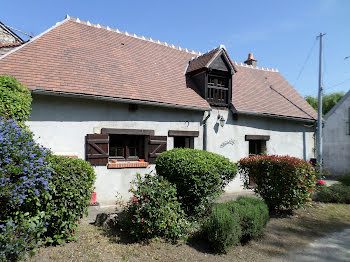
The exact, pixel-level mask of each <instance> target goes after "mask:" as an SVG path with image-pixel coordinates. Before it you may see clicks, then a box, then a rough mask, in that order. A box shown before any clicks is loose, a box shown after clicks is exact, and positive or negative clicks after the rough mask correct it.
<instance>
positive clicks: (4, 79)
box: [0, 75, 32, 122]
mask: <svg viewBox="0 0 350 262" xmlns="http://www.w3.org/2000/svg"><path fill="white" fill-rule="evenodd" d="M31 103H32V97H31V95H30V91H29V90H28V89H27V88H26V87H25V86H23V85H22V84H20V83H19V82H18V81H17V80H16V79H15V78H14V77H11V76H8V75H3V76H0V116H2V117H4V118H5V119H17V120H18V121H19V122H24V121H26V120H28V118H29V116H30V111H31V107H30V105H31Z"/></svg>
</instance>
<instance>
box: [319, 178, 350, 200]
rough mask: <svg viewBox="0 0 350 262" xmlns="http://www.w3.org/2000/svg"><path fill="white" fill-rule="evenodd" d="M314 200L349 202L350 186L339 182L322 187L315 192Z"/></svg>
mask: <svg viewBox="0 0 350 262" xmlns="http://www.w3.org/2000/svg"><path fill="white" fill-rule="evenodd" d="M314 200H315V201H320V202H324V203H341V204H350V186H346V185H343V184H340V183H337V184H333V185H331V186H327V187H323V188H321V189H319V191H318V192H317V193H316V194H315V197H314Z"/></svg>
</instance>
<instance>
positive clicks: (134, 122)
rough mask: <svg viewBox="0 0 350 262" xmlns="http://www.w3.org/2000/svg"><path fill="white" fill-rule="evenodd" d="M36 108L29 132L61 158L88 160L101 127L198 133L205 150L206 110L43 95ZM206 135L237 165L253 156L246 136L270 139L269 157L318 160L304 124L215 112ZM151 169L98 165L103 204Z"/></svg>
mask: <svg viewBox="0 0 350 262" xmlns="http://www.w3.org/2000/svg"><path fill="white" fill-rule="evenodd" d="M32 107H33V111H32V116H31V118H30V120H29V122H28V125H29V126H30V129H31V130H32V131H33V132H34V134H35V135H36V137H37V139H38V142H39V143H41V144H43V145H44V146H46V147H49V148H51V150H52V151H53V152H54V153H56V154H67V155H77V156H78V157H79V158H82V159H84V158H85V135H86V134H92V133H94V128H96V127H98V128H101V127H104V128H122V129H151V130H154V131H155V135H156V136H167V135H168V130H184V131H185V130H188V131H199V137H196V138H195V139H194V147H195V148H196V149H202V148H203V125H202V124H203V123H202V119H203V112H199V111H185V110H179V109H167V108H161V107H152V106H139V107H138V110H136V111H135V112H131V111H129V109H128V104H122V103H112V102H105V101H104V102H102V101H95V100H87V99H76V98H67V97H56V96H42V95H34V100H33V104H32ZM218 114H221V115H223V116H224V118H225V119H226V123H225V125H224V127H221V126H220V125H219V123H218V121H217V115H218ZM207 131H208V139H207V150H208V151H211V152H214V153H218V154H221V155H224V156H225V157H228V158H229V159H230V160H231V161H233V162H237V161H238V160H239V159H240V158H242V157H247V156H248V151H249V142H248V141H245V135H269V136H270V141H267V153H268V154H278V155H287V154H288V155H291V156H295V157H299V158H303V157H304V156H305V158H306V159H310V158H311V157H314V154H313V148H314V142H313V128H310V127H307V126H305V125H304V123H303V122H296V121H291V120H278V119H273V118H262V117H252V116H242V115H240V116H239V117H238V120H233V118H232V113H231V112H230V111H229V110H218V109H213V110H212V112H211V116H210V118H209V119H208V121H207ZM173 145H174V143H173V137H168V143H167V148H168V149H172V148H173ZM152 170H154V165H150V166H149V167H148V168H125V169H107V168H106V167H104V166H98V167H95V171H96V175H97V179H96V183H95V186H96V190H95V191H96V192H97V201H98V202H100V203H101V204H102V205H109V204H113V203H114V202H115V195H116V194H117V193H118V192H119V193H120V194H121V195H122V196H123V197H124V199H127V198H128V197H129V194H128V189H129V188H130V182H131V181H132V180H133V179H134V177H135V175H136V173H141V174H146V173H149V172H152ZM241 184H242V183H241V181H240V178H239V176H237V178H236V179H235V180H234V181H233V182H231V183H230V185H229V186H228V187H227V188H226V191H227V192H234V191H240V190H242V187H241Z"/></svg>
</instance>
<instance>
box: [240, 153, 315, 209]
mask: <svg viewBox="0 0 350 262" xmlns="http://www.w3.org/2000/svg"><path fill="white" fill-rule="evenodd" d="M238 167H239V171H240V173H241V177H242V179H243V181H244V185H245V187H248V185H249V177H251V178H252V179H253V180H254V182H255V183H256V187H255V188H254V191H255V192H256V193H257V194H259V195H260V196H261V197H262V198H263V199H264V200H265V202H266V204H267V205H268V207H269V209H270V210H278V211H282V210H293V209H297V208H299V207H301V206H302V205H304V204H305V203H306V202H307V201H310V200H311V193H312V192H313V191H315V189H316V181H317V174H316V171H315V169H314V167H313V166H312V165H311V164H310V163H308V162H306V161H304V160H301V159H298V158H295V157H290V156H275V155H272V156H267V155H264V156H255V157H250V158H243V159H241V160H240V161H239V162H238Z"/></svg>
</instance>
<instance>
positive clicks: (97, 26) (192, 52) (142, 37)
mask: <svg viewBox="0 0 350 262" xmlns="http://www.w3.org/2000/svg"><path fill="white" fill-rule="evenodd" d="M66 19H68V20H69V21H72V22H75V23H82V22H83V23H82V24H84V25H87V26H92V27H95V28H99V29H104V30H107V31H113V32H116V33H118V34H123V35H126V36H129V37H133V38H137V39H140V40H144V41H148V42H152V43H155V44H158V45H161V46H165V47H169V48H172V49H175V50H179V51H183V52H186V53H189V54H194V55H203V54H202V53H201V52H199V51H195V50H189V49H187V48H183V47H181V46H175V45H173V44H171V45H170V44H168V43H166V42H161V41H160V40H153V39H152V38H146V37H144V36H138V35H136V34H130V33H128V32H126V31H125V32H122V31H120V30H118V29H117V28H116V29H111V28H110V27H109V26H101V25H100V24H93V23H90V21H87V22H84V21H82V20H80V19H79V18H73V17H71V16H69V15H66Z"/></svg>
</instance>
